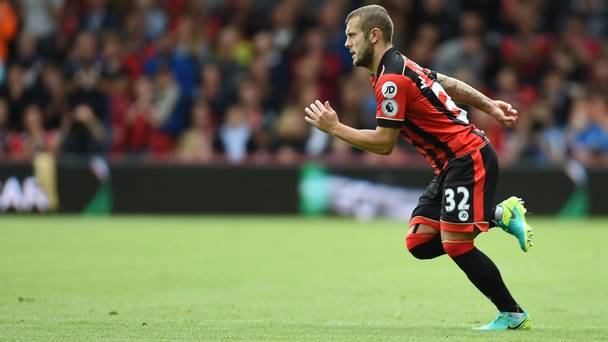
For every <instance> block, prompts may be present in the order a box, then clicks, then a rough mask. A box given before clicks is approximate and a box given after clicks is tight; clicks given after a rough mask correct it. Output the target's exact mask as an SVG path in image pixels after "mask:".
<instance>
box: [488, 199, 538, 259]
mask: <svg viewBox="0 0 608 342" xmlns="http://www.w3.org/2000/svg"><path fill="white" fill-rule="evenodd" d="M498 206H500V207H502V209H503V212H502V219H500V220H499V221H496V220H494V222H495V223H496V225H497V226H499V227H500V228H502V229H503V230H504V231H505V232H507V233H509V234H511V235H513V236H515V237H516V238H517V240H519V247H520V248H521V250H522V251H524V252H527V251H528V250H530V247H531V246H533V245H534V244H533V243H532V235H534V231H533V230H532V227H530V226H529V225H528V223H527V222H526V212H527V210H526V207H524V201H523V200H522V199H521V198H517V197H515V196H511V197H509V198H507V199H506V200H504V201H502V202H500V203H499V204H498Z"/></svg>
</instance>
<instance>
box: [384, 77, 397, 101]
mask: <svg viewBox="0 0 608 342" xmlns="http://www.w3.org/2000/svg"><path fill="white" fill-rule="evenodd" d="M382 95H383V96H384V97H386V98H387V99H392V98H393V97H395V95H397V85H396V84H395V82H393V81H386V82H384V83H383V84H382Z"/></svg>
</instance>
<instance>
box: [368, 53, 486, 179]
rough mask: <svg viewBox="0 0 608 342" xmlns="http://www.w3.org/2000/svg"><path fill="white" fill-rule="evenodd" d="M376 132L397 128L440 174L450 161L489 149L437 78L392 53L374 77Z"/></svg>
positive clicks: (481, 134) (408, 60)
mask: <svg viewBox="0 0 608 342" xmlns="http://www.w3.org/2000/svg"><path fill="white" fill-rule="evenodd" d="M372 84H373V88H374V92H375V95H376V101H377V107H376V120H377V124H378V126H382V127H392V128H400V129H401V132H400V134H401V136H402V137H403V138H404V139H405V140H406V141H408V142H409V143H410V144H412V145H413V146H414V147H415V148H416V150H418V151H419V152H420V153H421V154H422V155H423V156H424V157H425V158H426V160H427V161H428V162H429V163H430V164H431V166H432V167H433V169H434V170H435V173H437V174H439V173H440V172H441V171H442V170H443V169H444V168H445V167H446V165H447V164H448V162H449V161H450V160H452V159H454V158H458V157H461V156H463V155H466V154H468V153H471V152H473V151H475V150H478V149H480V148H482V147H483V146H485V145H486V144H487V143H488V139H487V138H486V136H485V135H484V134H483V132H482V131H480V130H479V129H477V127H475V126H474V125H473V124H471V123H469V120H468V118H467V112H466V111H465V110H463V109H461V108H459V107H458V106H457V105H456V104H455V103H454V101H452V99H451V98H450V96H449V95H448V94H447V93H446V92H445V90H444V89H443V87H442V86H441V84H439V82H437V74H436V73H435V72H432V71H430V70H428V69H425V68H422V67H420V66H419V65H418V64H416V63H414V62H413V61H411V60H410V59H408V58H407V57H405V56H404V55H402V54H401V53H399V52H398V51H397V50H395V49H394V48H391V49H390V50H388V51H387V52H386V53H385V54H384V56H382V59H381V60H380V65H379V66H378V70H377V72H376V76H374V77H372Z"/></svg>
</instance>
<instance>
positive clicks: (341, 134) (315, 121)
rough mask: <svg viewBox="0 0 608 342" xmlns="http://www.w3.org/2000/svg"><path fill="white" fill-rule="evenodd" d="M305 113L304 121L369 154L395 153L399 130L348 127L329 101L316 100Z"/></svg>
mask: <svg viewBox="0 0 608 342" xmlns="http://www.w3.org/2000/svg"><path fill="white" fill-rule="evenodd" d="M304 111H305V112H306V116H305V117H304V119H305V120H306V121H307V122H308V123H310V124H311V125H313V126H315V127H317V128H318V129H320V130H322V131H324V132H326V133H328V134H331V135H333V136H335V137H338V138H340V139H342V140H344V141H345V142H347V143H348V144H350V145H352V146H354V147H357V148H359V149H362V150H365V151H368V152H372V153H377V154H383V155H388V154H390V153H391V152H392V151H393V147H394V146H395V143H396V142H397V138H398V137H399V131H400V129H399V128H390V127H376V129H375V130H371V129H355V128H352V127H350V126H347V125H345V124H343V123H341V122H340V121H339V120H338V115H337V114H336V111H334V110H333V108H331V106H330V105H329V102H327V101H325V104H323V103H321V101H319V100H316V101H315V102H313V103H311V104H310V106H308V107H306V108H305V110H304Z"/></svg>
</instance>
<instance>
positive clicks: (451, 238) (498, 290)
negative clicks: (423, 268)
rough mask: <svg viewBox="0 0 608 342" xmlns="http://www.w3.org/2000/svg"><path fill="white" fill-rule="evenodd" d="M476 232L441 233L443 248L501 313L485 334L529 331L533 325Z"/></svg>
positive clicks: (485, 327) (486, 327)
mask: <svg viewBox="0 0 608 342" xmlns="http://www.w3.org/2000/svg"><path fill="white" fill-rule="evenodd" d="M475 236H476V233H475V232H470V233H469V232H451V231H445V230H442V231H441V239H442V241H443V248H444V250H445V251H446V252H447V254H448V255H449V256H450V258H452V260H454V262H455V263H456V265H458V267H459V268H460V269H461V270H462V271H463V272H464V273H465V274H466V275H467V278H469V280H470V281H471V283H473V285H475V287H476V288H477V289H478V290H479V291H480V292H481V293H483V294H484V295H485V296H486V297H488V298H489V299H490V300H491V301H492V303H494V305H495V306H496V308H497V309H498V311H499V312H500V313H499V315H498V317H497V319H496V320H494V321H493V322H491V323H489V324H487V325H485V326H483V327H481V329H484V330H495V329H497V330H502V329H529V328H531V326H532V323H531V321H530V319H529V316H528V313H527V312H525V311H524V310H522V308H521V307H520V306H519V304H518V303H517V302H516V301H515V299H514V298H513V296H512V295H511V293H510V292H509V290H508V289H507V286H506V285H505V283H504V281H503V279H502V276H501V275H500V271H499V270H498V268H497V267H496V265H495V264H494V262H492V260H491V259H490V258H489V257H488V256H486V255H485V254H484V253H483V252H481V251H480V250H479V249H477V248H476V247H475V244H474V239H475Z"/></svg>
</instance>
